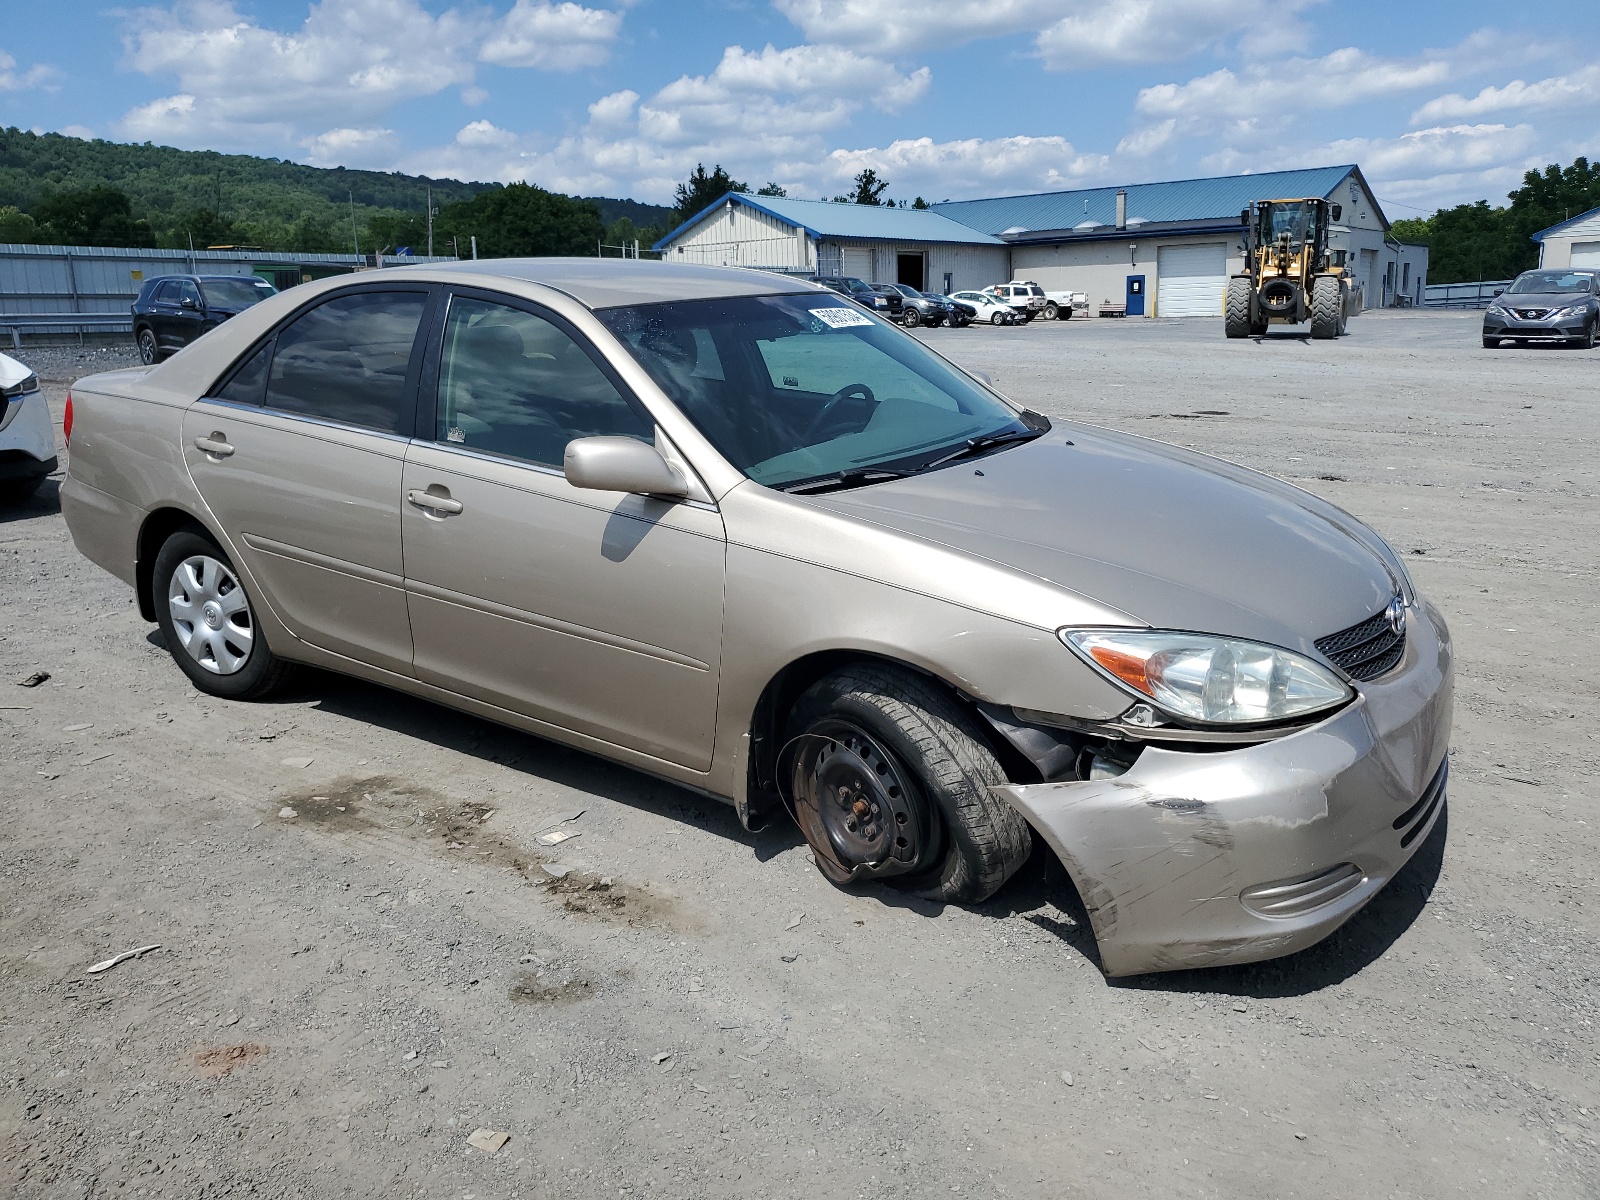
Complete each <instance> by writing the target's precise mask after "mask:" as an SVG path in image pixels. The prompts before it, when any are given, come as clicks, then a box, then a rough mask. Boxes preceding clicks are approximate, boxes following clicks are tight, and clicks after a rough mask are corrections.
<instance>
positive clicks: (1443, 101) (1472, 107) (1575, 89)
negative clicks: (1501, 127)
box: [1411, 64, 1600, 125]
mask: <svg viewBox="0 0 1600 1200" xmlns="http://www.w3.org/2000/svg"><path fill="white" fill-rule="evenodd" d="M1574 108H1587V109H1591V110H1600V64H1590V65H1589V66H1587V67H1584V68H1583V69H1582V70H1581V71H1576V72H1574V73H1572V74H1571V75H1556V76H1552V77H1551V78H1549V79H1541V80H1539V81H1537V82H1535V83H1527V82H1525V81H1523V80H1521V79H1513V80H1512V81H1511V82H1510V83H1508V84H1506V85H1505V86H1504V87H1486V88H1484V89H1483V90H1482V91H1480V92H1478V94H1477V95H1475V96H1472V97H1470V98H1469V97H1466V96H1463V95H1460V94H1459V93H1456V92H1452V93H1450V94H1449V95H1447V96H1440V97H1438V98H1437V99H1435V100H1430V101H1428V102H1427V103H1426V104H1424V105H1423V106H1422V107H1421V108H1419V109H1417V111H1416V112H1414V113H1412V114H1411V120H1412V123H1413V124H1418V125H1420V124H1424V123H1426V122H1429V121H1460V120H1470V119H1471V118H1473V117H1483V116H1488V115H1489V114H1490V113H1501V112H1516V111H1523V112H1551V111H1556V110H1560V109H1574Z"/></svg>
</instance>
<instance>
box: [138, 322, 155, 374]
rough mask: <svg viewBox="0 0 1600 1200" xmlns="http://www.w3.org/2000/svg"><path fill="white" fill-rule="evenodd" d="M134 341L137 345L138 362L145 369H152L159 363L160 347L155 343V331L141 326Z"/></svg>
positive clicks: (146, 326)
mask: <svg viewBox="0 0 1600 1200" xmlns="http://www.w3.org/2000/svg"><path fill="white" fill-rule="evenodd" d="M135 340H136V341H137V342H138V344H139V361H140V362H142V363H143V364H144V365H145V366H147V367H153V366H155V365H156V364H157V363H158V362H160V361H161V346H160V344H159V343H157V341H156V335H155V331H154V330H153V329H151V328H150V327H149V326H148V325H145V326H142V327H141V328H140V330H139V332H138V334H137V335H136V338H135Z"/></svg>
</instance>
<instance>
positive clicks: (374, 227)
mask: <svg viewBox="0 0 1600 1200" xmlns="http://www.w3.org/2000/svg"><path fill="white" fill-rule="evenodd" d="M438 240H439V239H438V236H437V233H436V234H435V237H434V243H435V245H434V249H436V250H437V249H438ZM361 245H362V246H363V247H364V248H365V249H367V250H375V251H377V252H378V253H379V254H393V253H394V252H395V251H396V250H398V249H399V248H400V247H401V246H410V247H411V251H412V253H413V254H426V253H427V252H428V218H427V215H426V214H424V213H377V214H376V215H374V216H372V217H369V218H368V219H367V230H366V232H365V233H364V234H362V235H361Z"/></svg>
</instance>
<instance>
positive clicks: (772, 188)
mask: <svg viewBox="0 0 1600 1200" xmlns="http://www.w3.org/2000/svg"><path fill="white" fill-rule="evenodd" d="M788 194H789V189H788V188H785V187H783V186H782V185H780V184H776V183H770V182H769V183H768V184H767V186H766V187H764V188H761V189H760V190H759V191H757V192H756V195H758V196H771V197H772V198H773V199H774V200H781V199H783V198H784V197H785V196H787V195H788Z"/></svg>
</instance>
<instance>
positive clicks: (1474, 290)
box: [1422, 279, 1511, 308]
mask: <svg viewBox="0 0 1600 1200" xmlns="http://www.w3.org/2000/svg"><path fill="white" fill-rule="evenodd" d="M1510 286H1511V280H1509V279H1483V280H1479V281H1478V282H1477V283H1430V284H1429V285H1428V286H1427V287H1425V288H1423V289H1422V307H1423V308H1488V307H1489V304H1490V302H1491V301H1493V300H1494V298H1495V297H1496V296H1498V295H1499V294H1500V293H1501V292H1503V291H1505V290H1506V289H1507V288H1508V287H1510Z"/></svg>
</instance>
